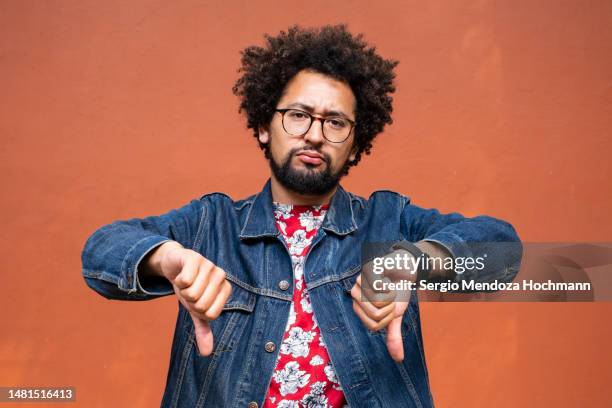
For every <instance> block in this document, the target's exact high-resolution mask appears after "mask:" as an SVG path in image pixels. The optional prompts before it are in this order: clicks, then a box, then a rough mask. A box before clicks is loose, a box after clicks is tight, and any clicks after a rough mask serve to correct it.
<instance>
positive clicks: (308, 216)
mask: <svg viewBox="0 0 612 408" xmlns="http://www.w3.org/2000/svg"><path fill="white" fill-rule="evenodd" d="M322 221H323V220H322V217H320V216H315V215H314V214H313V213H312V211H304V212H303V213H301V214H300V225H301V226H302V227H304V228H306V231H308V232H310V231H312V230H313V229H315V228H319V225H321V222H322Z"/></svg>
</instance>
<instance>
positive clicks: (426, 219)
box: [401, 202, 523, 282]
mask: <svg viewBox="0 0 612 408" xmlns="http://www.w3.org/2000/svg"><path fill="white" fill-rule="evenodd" d="M401 225H402V234H403V235H404V236H405V237H406V239H408V240H411V241H413V242H417V241H421V240H424V241H430V242H436V243H438V244H440V245H442V246H444V247H445V248H446V249H447V250H448V252H449V253H450V254H451V256H452V258H453V265H454V267H455V273H454V274H453V278H452V279H451V280H453V281H455V282H460V281H462V280H474V281H477V282H491V281H494V280H498V281H500V282H511V281H512V280H513V279H514V277H515V276H516V274H517V273H518V270H519V268H520V263H521V258H522V253H523V247H522V244H521V241H520V239H519V237H518V235H517V233H516V231H515V230H514V228H513V227H512V225H510V224H509V223H507V222H505V221H502V220H500V219H497V218H493V217H490V216H486V215H479V216H476V217H473V218H467V217H464V216H463V215H461V214H459V213H456V212H454V213H449V214H441V213H440V211H438V210H437V209H433V208H430V209H425V208H421V207H418V206H416V205H413V204H411V203H409V202H407V203H406V204H405V206H404V208H403V210H402V220H401ZM469 258H471V259H473V260H477V261H478V260H480V263H477V264H476V265H475V264H472V262H473V261H468V262H470V264H469V265H468V264H466V263H465V262H466V261H465V260H466V259H469ZM467 266H470V268H467Z"/></svg>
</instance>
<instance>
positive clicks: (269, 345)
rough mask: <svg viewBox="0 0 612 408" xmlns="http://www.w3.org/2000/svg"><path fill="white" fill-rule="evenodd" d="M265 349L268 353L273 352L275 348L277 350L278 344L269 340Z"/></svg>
mask: <svg viewBox="0 0 612 408" xmlns="http://www.w3.org/2000/svg"><path fill="white" fill-rule="evenodd" d="M265 349H266V351H267V352H268V353H272V352H273V351H274V350H276V345H275V344H274V343H272V342H271V341H269V342H267V343H266V345H265Z"/></svg>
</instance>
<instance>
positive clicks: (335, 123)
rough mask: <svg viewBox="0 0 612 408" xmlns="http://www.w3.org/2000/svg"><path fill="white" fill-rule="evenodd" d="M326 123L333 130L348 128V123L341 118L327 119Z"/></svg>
mask: <svg viewBox="0 0 612 408" xmlns="http://www.w3.org/2000/svg"><path fill="white" fill-rule="evenodd" d="M326 122H327V123H329V125H330V126H331V127H332V128H334V129H342V128H344V127H346V126H348V122H347V121H346V120H344V119H342V118H328V119H327V120H326Z"/></svg>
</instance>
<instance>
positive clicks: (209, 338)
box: [191, 315, 213, 356]
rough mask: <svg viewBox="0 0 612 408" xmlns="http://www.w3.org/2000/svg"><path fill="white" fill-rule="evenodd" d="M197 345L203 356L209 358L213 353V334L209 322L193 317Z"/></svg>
mask: <svg viewBox="0 0 612 408" xmlns="http://www.w3.org/2000/svg"><path fill="white" fill-rule="evenodd" d="M191 320H193V327H194V333H195V338H196V344H197V346H198V350H199V352H200V354H201V355H203V356H209V355H210V354H211V353H212V351H213V333H212V330H211V329H210V325H209V323H208V321H206V320H204V319H200V318H198V317H195V316H193V315H191Z"/></svg>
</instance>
